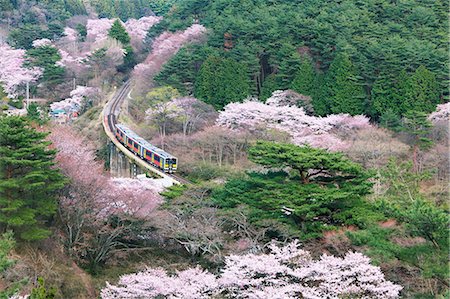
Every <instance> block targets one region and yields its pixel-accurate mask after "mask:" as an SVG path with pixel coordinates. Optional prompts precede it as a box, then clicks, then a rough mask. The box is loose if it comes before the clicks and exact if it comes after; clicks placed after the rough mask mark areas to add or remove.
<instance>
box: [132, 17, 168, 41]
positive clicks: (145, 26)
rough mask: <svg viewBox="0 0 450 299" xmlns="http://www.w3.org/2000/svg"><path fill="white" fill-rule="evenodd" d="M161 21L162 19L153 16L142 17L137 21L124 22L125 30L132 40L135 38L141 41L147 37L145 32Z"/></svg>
mask: <svg viewBox="0 0 450 299" xmlns="http://www.w3.org/2000/svg"><path fill="white" fill-rule="evenodd" d="M161 20H162V17H154V16H148V17H142V18H140V19H138V20H136V19H128V20H127V21H126V22H125V29H126V30H127V32H128V34H129V35H130V37H131V38H132V39H133V38H137V39H139V40H141V41H142V40H144V39H145V37H146V36H147V31H148V30H149V29H150V28H151V27H152V26H153V25H155V24H157V23H159V22H160V21H161Z"/></svg>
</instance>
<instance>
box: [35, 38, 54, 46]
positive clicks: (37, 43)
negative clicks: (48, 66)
mask: <svg viewBox="0 0 450 299" xmlns="http://www.w3.org/2000/svg"><path fill="white" fill-rule="evenodd" d="M32 45H33V47H34V48H39V47H45V46H51V45H52V41H51V40H49V39H48V38H42V39H37V40H35V41H33V44H32Z"/></svg>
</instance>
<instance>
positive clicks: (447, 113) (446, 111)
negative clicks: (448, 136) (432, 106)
mask: <svg viewBox="0 0 450 299" xmlns="http://www.w3.org/2000/svg"><path fill="white" fill-rule="evenodd" d="M428 119H429V120H430V121H431V122H432V123H437V122H440V121H447V122H448V121H449V120H450V102H448V103H445V104H440V105H438V106H437V108H436V111H435V112H433V113H431V114H430V116H429V117H428Z"/></svg>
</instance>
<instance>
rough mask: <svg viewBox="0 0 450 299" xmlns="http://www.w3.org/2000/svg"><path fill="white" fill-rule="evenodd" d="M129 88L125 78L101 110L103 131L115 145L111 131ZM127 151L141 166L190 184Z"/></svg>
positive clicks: (178, 182) (175, 180)
mask: <svg viewBox="0 0 450 299" xmlns="http://www.w3.org/2000/svg"><path fill="white" fill-rule="evenodd" d="M130 90H131V80H127V81H126V82H125V83H124V84H123V85H122V86H121V87H120V88H119V90H117V92H116V93H115V94H114V96H113V97H112V98H111V100H110V101H109V102H108V103H107V104H106V106H105V108H104V110H103V118H104V119H103V122H104V123H103V125H104V127H105V131H109V133H110V134H108V132H107V135H108V137H109V138H110V139H111V140H112V141H113V142H114V143H116V145H117V143H119V141H118V140H117V139H116V138H115V134H114V133H113V132H115V130H116V124H117V120H118V119H119V114H120V106H121V104H122V102H123V100H124V99H125V97H126V96H127V95H128V93H129V92H130ZM119 144H120V143H119ZM118 148H119V149H120V150H121V151H122V152H124V151H128V149H126V148H125V147H123V146H122V147H120V146H118ZM128 152H129V155H128V156H131V157H133V158H134V159H135V160H136V161H137V162H138V164H141V166H142V165H143V164H145V168H147V169H149V170H151V171H153V172H155V173H157V174H159V175H160V176H162V177H168V178H170V179H172V180H173V181H174V182H175V183H177V184H182V185H187V184H191V182H189V181H188V180H186V179H184V178H182V177H180V176H179V175H176V174H170V173H165V172H162V171H161V170H160V169H159V168H156V167H154V166H153V165H150V164H148V163H146V162H145V161H144V160H142V159H140V158H139V157H137V156H135V155H134V154H133V153H131V152H130V151H128Z"/></svg>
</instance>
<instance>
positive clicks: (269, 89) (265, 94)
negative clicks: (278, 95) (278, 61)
mask: <svg viewBox="0 0 450 299" xmlns="http://www.w3.org/2000/svg"><path fill="white" fill-rule="evenodd" d="M279 89H280V87H279V85H278V83H277V80H276V77H275V75H274V74H271V75H269V76H268V77H267V78H266V79H265V80H264V82H263V84H262V87H261V92H260V94H259V98H260V100H267V99H268V98H270V97H271V96H272V93H273V92H274V91H275V90H279Z"/></svg>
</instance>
